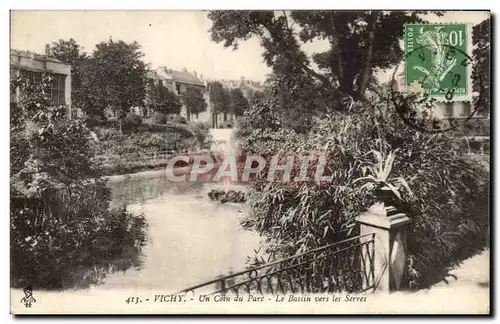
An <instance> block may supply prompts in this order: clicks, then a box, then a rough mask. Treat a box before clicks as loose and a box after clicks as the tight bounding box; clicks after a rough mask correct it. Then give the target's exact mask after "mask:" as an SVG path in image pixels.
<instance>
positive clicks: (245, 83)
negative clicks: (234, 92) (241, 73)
mask: <svg viewBox="0 0 500 324" xmlns="http://www.w3.org/2000/svg"><path fill="white" fill-rule="evenodd" d="M218 81H219V82H220V83H221V84H222V85H223V86H224V87H226V88H228V89H234V88H239V89H242V90H246V89H250V90H252V91H263V90H264V86H263V85H262V84H260V83H259V82H256V81H251V80H245V79H240V80H218Z"/></svg>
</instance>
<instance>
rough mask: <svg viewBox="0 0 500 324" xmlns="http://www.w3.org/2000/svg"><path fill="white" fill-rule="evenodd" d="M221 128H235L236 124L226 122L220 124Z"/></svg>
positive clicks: (230, 121)
mask: <svg viewBox="0 0 500 324" xmlns="http://www.w3.org/2000/svg"><path fill="white" fill-rule="evenodd" d="M219 127H220V128H233V127H234V122H233V121H232V120H226V121H223V122H222V123H220V125H219Z"/></svg>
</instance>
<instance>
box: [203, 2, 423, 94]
mask: <svg viewBox="0 0 500 324" xmlns="http://www.w3.org/2000/svg"><path fill="white" fill-rule="evenodd" d="M420 13H422V12H416V11H413V12H403V11H391V12H384V11H355V12H348V11H338V12H336V11H292V12H286V11H282V12H281V13H276V12H273V11H211V12H210V13H209V15H208V17H209V18H210V19H211V20H212V22H213V24H212V27H211V34H212V40H213V41H215V42H217V43H219V42H223V43H224V46H225V47H230V46H232V47H233V48H235V49H236V48H238V42H239V41H241V40H247V39H249V38H250V37H253V36H257V37H258V38H260V40H261V45H262V46H263V47H264V49H265V52H264V60H265V62H266V63H267V64H268V65H269V66H271V67H272V68H273V73H274V74H275V75H276V77H277V78H278V79H281V82H280V83H281V84H284V85H286V86H287V87H288V88H294V87H299V88H302V87H303V86H304V85H303V84H304V83H306V86H308V87H311V85H316V84H317V83H319V84H320V85H321V88H322V92H320V93H318V94H320V95H321V94H322V93H325V92H330V93H331V91H333V90H335V89H338V90H340V91H341V92H342V93H345V94H347V95H349V96H351V97H353V98H355V99H363V98H364V95H365V91H366V89H367V88H368V87H369V81H370V80H371V79H372V78H371V76H372V75H373V73H374V71H376V70H377V69H387V68H389V67H391V66H393V65H394V64H395V63H397V62H399V61H400V60H401V59H402V58H403V50H402V49H401V46H400V39H401V38H402V36H403V26H404V24H406V23H410V22H415V21H419V20H420V18H419V16H418V14H420ZM295 24H297V25H298V26H299V27H300V28H294V26H295ZM318 39H322V40H328V42H329V49H328V51H325V52H322V53H315V54H314V55H313V57H312V58H313V61H314V62H315V63H316V64H317V65H318V67H319V68H320V70H321V72H320V73H319V72H316V71H315V70H314V69H313V68H312V67H311V61H310V60H309V58H308V57H307V55H306V54H305V53H304V51H303V50H302V48H301V45H302V44H303V43H306V42H310V41H313V40H318Z"/></svg>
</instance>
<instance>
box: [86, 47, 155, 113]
mask: <svg viewBox="0 0 500 324" xmlns="http://www.w3.org/2000/svg"><path fill="white" fill-rule="evenodd" d="M140 48H141V47H140V45H139V44H138V43H137V42H135V41H134V42H132V43H126V42H124V41H113V40H112V39H110V40H108V41H107V42H101V43H99V44H97V45H96V48H95V50H94V52H93V53H92V56H91V57H90V58H89V60H87V63H88V64H87V65H86V71H85V74H84V77H83V80H82V87H83V88H84V89H85V99H86V105H85V107H84V108H85V110H86V112H88V113H90V114H91V115H97V116H101V117H102V116H103V115H104V109H105V108H107V107H111V108H113V109H115V110H116V111H117V112H118V116H119V117H120V119H121V118H123V117H124V116H125V115H126V114H127V112H128V111H129V109H130V107H133V106H142V105H143V103H144V99H145V92H146V90H145V89H146V87H145V76H146V65H145V64H144V62H143V61H142V57H143V56H144V54H143V53H142V52H141V51H140Z"/></svg>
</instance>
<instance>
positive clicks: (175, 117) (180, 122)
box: [171, 115, 188, 124]
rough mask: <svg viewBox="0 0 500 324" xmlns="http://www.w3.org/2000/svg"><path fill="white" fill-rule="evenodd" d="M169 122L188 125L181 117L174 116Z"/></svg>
mask: <svg viewBox="0 0 500 324" xmlns="http://www.w3.org/2000/svg"><path fill="white" fill-rule="evenodd" d="M171 121H172V123H174V124H187V123H188V121H187V119H186V118H185V117H184V116H181V115H175V116H174V117H172V119H171Z"/></svg>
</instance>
